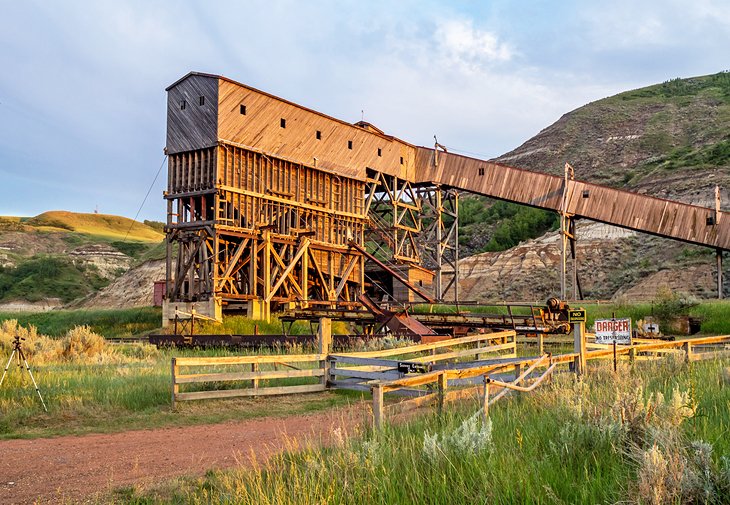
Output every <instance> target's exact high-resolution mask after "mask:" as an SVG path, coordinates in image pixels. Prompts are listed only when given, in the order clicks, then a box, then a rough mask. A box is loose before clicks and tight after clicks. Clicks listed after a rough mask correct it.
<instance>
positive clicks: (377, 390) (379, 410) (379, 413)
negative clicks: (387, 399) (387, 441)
mask: <svg viewBox="0 0 730 505" xmlns="http://www.w3.org/2000/svg"><path fill="white" fill-rule="evenodd" d="M372 391H373V426H374V427H375V428H382V426H383V421H384V419H383V418H384V417H385V413H384V411H383V386H382V385H380V384H377V385H375V386H373V388H372Z"/></svg>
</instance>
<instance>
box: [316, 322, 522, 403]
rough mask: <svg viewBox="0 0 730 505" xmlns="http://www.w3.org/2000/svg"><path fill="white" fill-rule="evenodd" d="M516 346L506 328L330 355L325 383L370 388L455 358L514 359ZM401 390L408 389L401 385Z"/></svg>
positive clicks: (513, 333)
mask: <svg viewBox="0 0 730 505" xmlns="http://www.w3.org/2000/svg"><path fill="white" fill-rule="evenodd" d="M516 346H517V342H516V333H515V332H514V331H512V330H509V331H501V332H498V333H488V334H481V335H473V336H469V337H462V338H453V339H449V340H443V341H440V342H433V343H429V344H418V345H410V346H407V347H397V348H393V349H384V350H379V351H366V352H351V353H338V354H330V355H329V356H328V358H327V361H328V363H329V369H328V379H329V380H328V382H329V384H330V385H331V386H333V387H336V388H341V389H354V390H360V391H370V383H371V382H373V381H387V380H395V379H400V378H402V377H404V376H408V375H413V374H422V373H426V372H430V371H432V370H433V369H434V368H438V367H439V364H440V363H442V362H445V361H450V360H456V359H458V358H463V357H472V358H474V359H475V360H481V359H484V358H485V357H487V356H489V357H491V358H495V357H501V358H516V356H517V348H516ZM414 355H415V356H414ZM400 393H401V394H406V395H407V394H409V393H410V392H409V390H408V389H407V388H403V389H401V390H400Z"/></svg>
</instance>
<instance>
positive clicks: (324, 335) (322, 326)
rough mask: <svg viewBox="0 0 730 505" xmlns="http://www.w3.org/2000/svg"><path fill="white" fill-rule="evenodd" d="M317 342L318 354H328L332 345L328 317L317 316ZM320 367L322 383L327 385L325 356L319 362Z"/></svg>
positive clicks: (330, 324)
mask: <svg viewBox="0 0 730 505" xmlns="http://www.w3.org/2000/svg"><path fill="white" fill-rule="evenodd" d="M317 343H318V344H319V354H326V355H329V353H330V349H331V347H332V319H330V318H328V317H320V318H319V328H318V329H317ZM319 366H320V368H321V369H322V373H323V375H322V385H323V386H324V387H327V379H328V374H327V357H325V359H323V360H322V361H320V362H319Z"/></svg>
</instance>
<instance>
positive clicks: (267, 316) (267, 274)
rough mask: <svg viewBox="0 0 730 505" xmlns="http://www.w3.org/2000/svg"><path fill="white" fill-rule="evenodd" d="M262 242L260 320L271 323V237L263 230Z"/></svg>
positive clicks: (267, 231)
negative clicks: (262, 288) (261, 305)
mask: <svg viewBox="0 0 730 505" xmlns="http://www.w3.org/2000/svg"><path fill="white" fill-rule="evenodd" d="M263 242H264V249H263V252H264V254H263V265H261V269H262V272H261V275H262V277H263V284H264V292H263V293H262V294H263V300H262V301H261V303H262V304H263V307H262V309H263V310H262V312H263V316H264V317H262V319H264V320H265V321H266V322H267V323H268V322H271V310H270V307H271V302H270V300H271V235H270V234H269V230H264V232H263Z"/></svg>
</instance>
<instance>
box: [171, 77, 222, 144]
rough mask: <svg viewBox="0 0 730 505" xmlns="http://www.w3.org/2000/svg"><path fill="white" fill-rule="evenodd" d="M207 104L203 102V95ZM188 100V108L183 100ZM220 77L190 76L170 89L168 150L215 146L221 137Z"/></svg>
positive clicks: (186, 101)
mask: <svg viewBox="0 0 730 505" xmlns="http://www.w3.org/2000/svg"><path fill="white" fill-rule="evenodd" d="M201 96H202V97H203V99H204V102H205V103H204V104H203V105H200V97H201ZM183 100H184V101H185V108H184V109H182V108H181V102H182V101H183ZM217 128H218V79H214V78H211V77H206V76H202V75H190V76H188V77H187V78H186V79H182V80H180V81H178V82H177V83H176V84H174V85H173V86H171V87H170V88H168V91H167V146H166V147H167V153H168V154H175V153H179V152H182V151H193V150H196V149H202V148H205V147H212V146H214V145H215V144H216V142H217V140H218V132H217Z"/></svg>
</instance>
